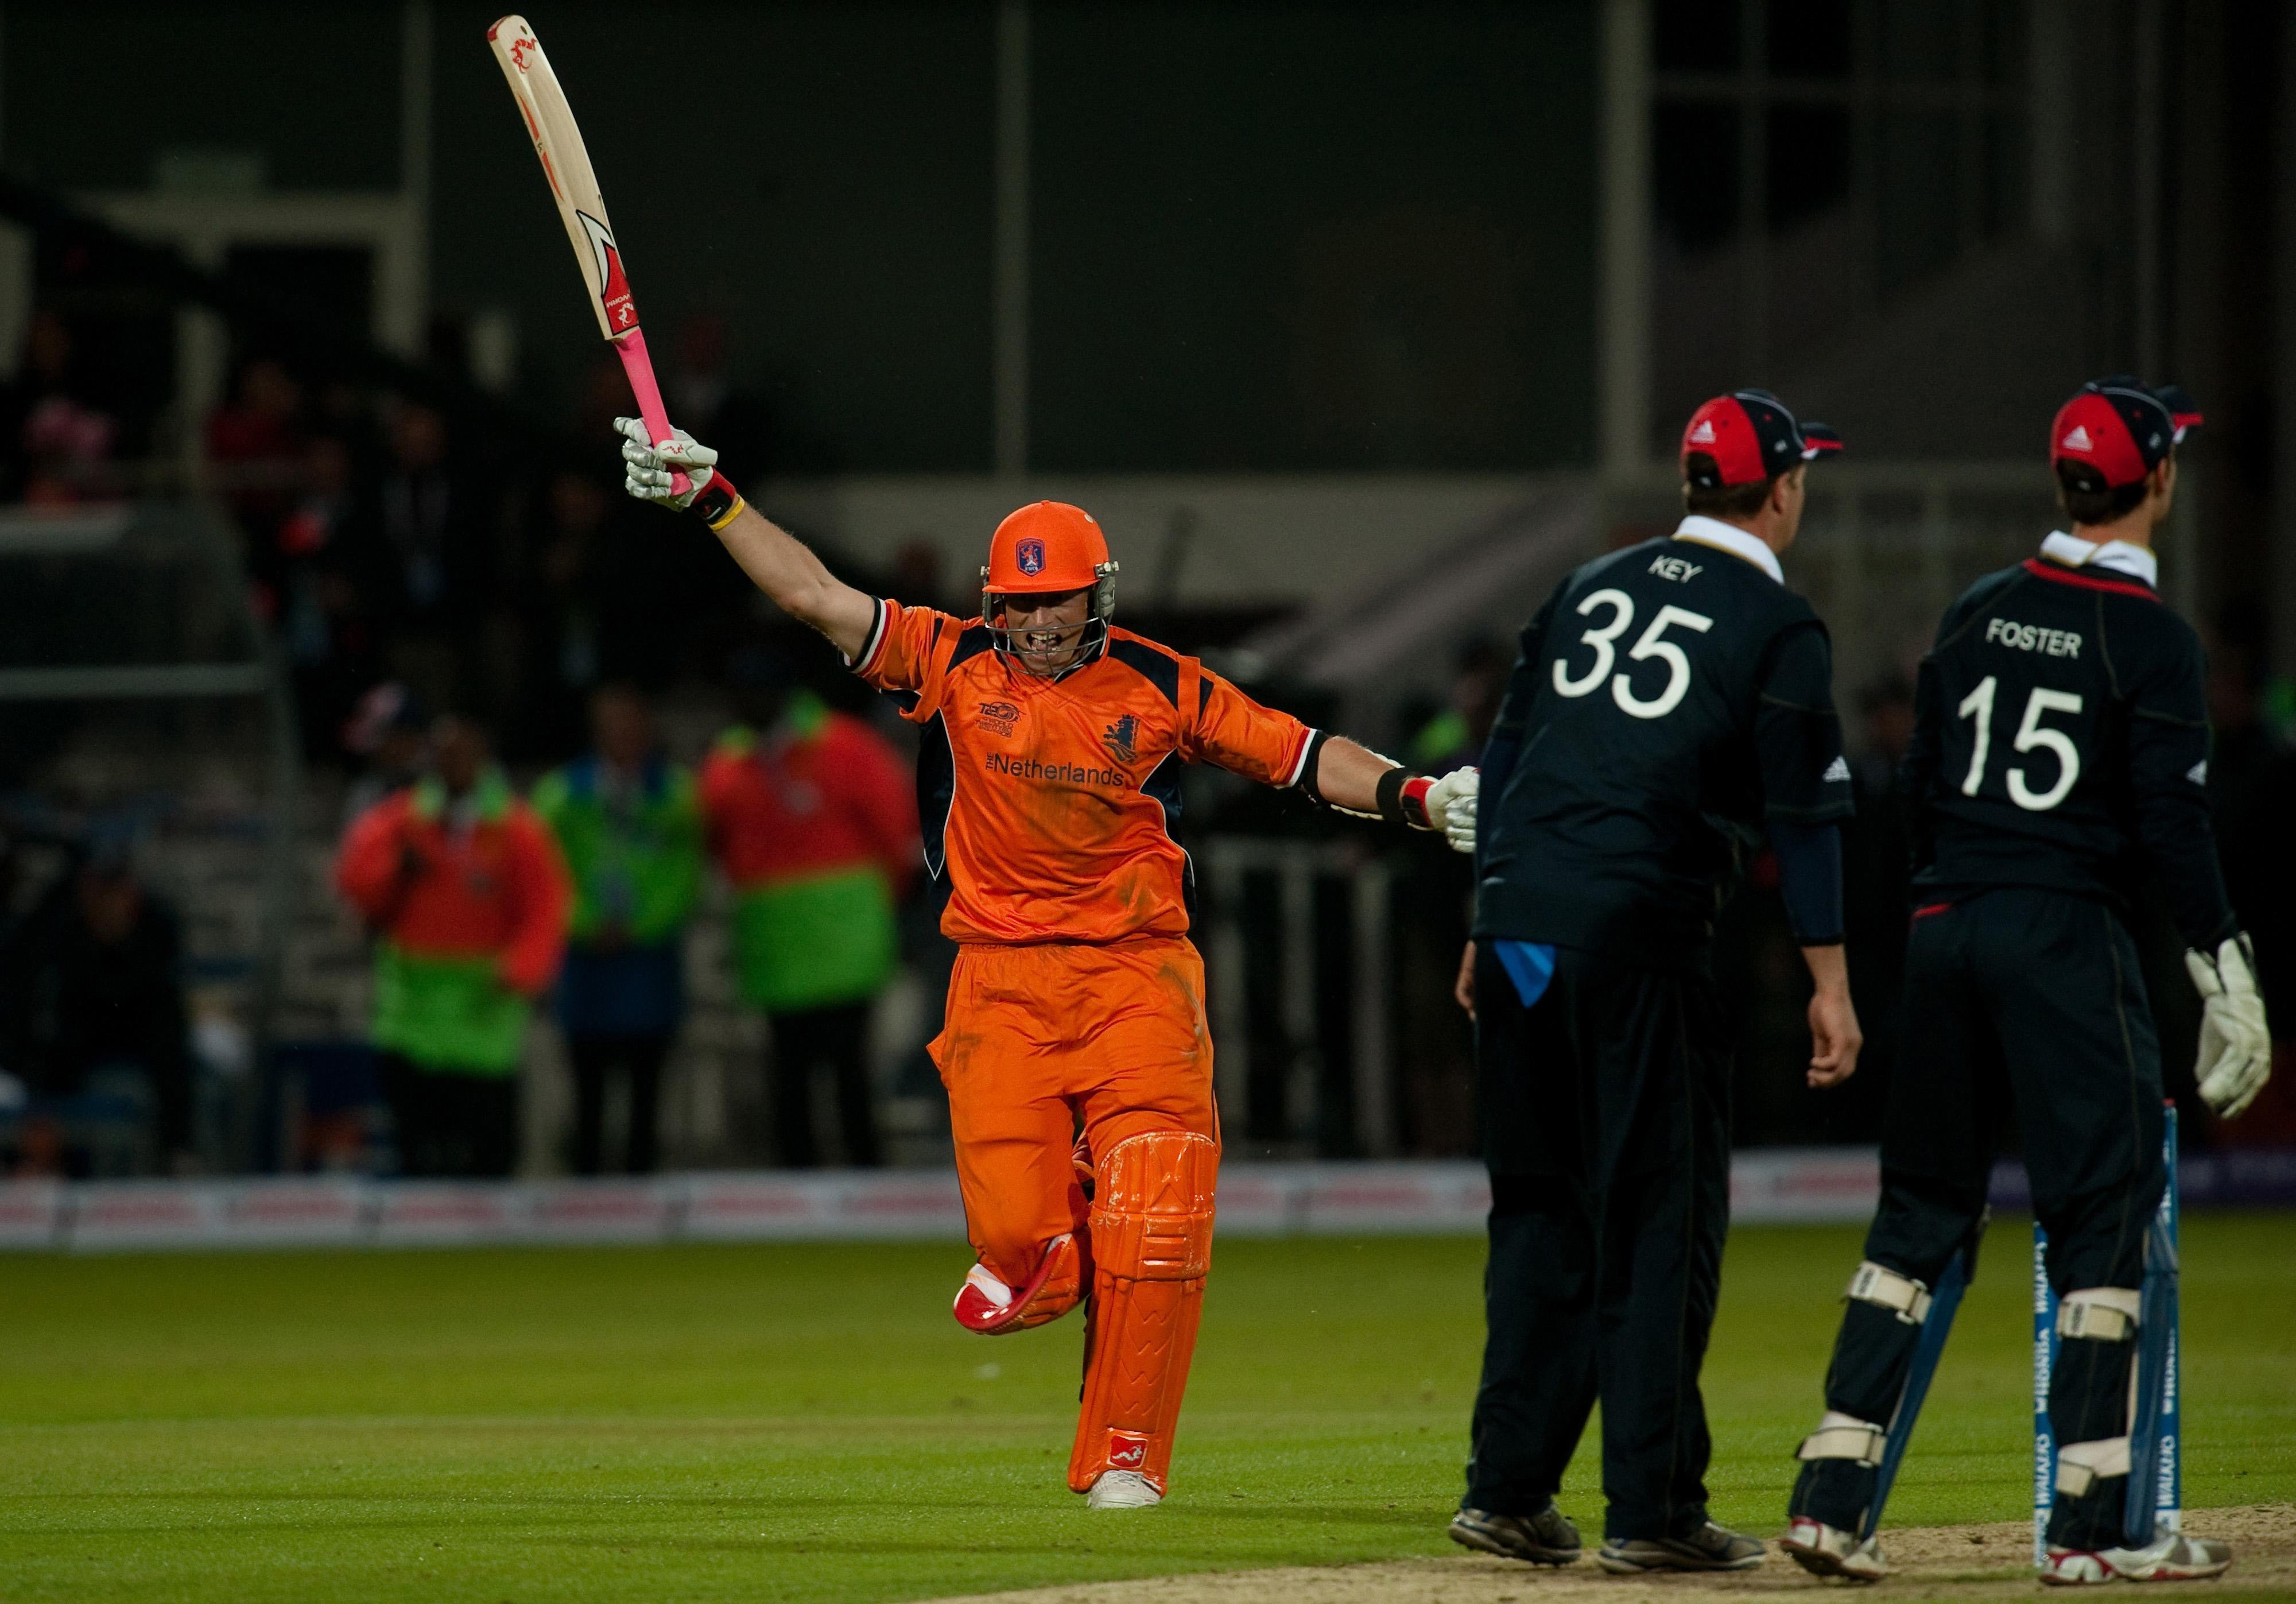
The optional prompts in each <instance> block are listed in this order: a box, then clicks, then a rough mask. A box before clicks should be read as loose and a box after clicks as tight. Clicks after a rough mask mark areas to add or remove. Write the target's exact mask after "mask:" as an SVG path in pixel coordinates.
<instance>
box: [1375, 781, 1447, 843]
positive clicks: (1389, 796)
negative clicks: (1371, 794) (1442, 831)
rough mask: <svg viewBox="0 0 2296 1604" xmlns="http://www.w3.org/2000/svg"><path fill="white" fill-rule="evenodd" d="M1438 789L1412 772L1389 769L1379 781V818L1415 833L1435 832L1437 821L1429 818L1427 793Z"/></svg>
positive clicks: (1432, 783)
mask: <svg viewBox="0 0 2296 1604" xmlns="http://www.w3.org/2000/svg"><path fill="white" fill-rule="evenodd" d="M1434 786H1435V782H1434V781H1433V780H1431V779H1430V778H1429V777H1427V776H1425V775H1423V774H1414V773H1413V772H1412V771H1411V770H1410V769H1389V770H1388V771H1387V772H1386V773H1384V774H1382V775H1381V776H1380V777H1379V789H1378V792H1377V795H1378V797H1379V816H1380V817H1381V818H1384V819H1385V820H1387V822H1388V823H1390V824H1399V825H1405V826H1408V827H1410V828H1412V829H1415V830H1431V829H1433V828H1434V827H1435V824H1434V821H1433V820H1432V819H1431V818H1428V817H1427V793H1428V792H1429V791H1431V790H1432V789H1433V788H1434Z"/></svg>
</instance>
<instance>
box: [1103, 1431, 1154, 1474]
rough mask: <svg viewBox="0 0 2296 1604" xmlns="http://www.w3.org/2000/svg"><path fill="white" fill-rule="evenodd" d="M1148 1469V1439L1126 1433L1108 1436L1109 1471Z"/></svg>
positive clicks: (1118, 1432) (1111, 1433)
mask: <svg viewBox="0 0 2296 1604" xmlns="http://www.w3.org/2000/svg"><path fill="white" fill-rule="evenodd" d="M1147 1467H1148V1439H1147V1438H1146V1437H1144V1436H1140V1435H1136V1434H1135V1433H1132V1432H1128V1431H1111V1432H1110V1433H1109V1434H1108V1468H1110V1469H1111V1470H1144V1469H1146V1468H1147Z"/></svg>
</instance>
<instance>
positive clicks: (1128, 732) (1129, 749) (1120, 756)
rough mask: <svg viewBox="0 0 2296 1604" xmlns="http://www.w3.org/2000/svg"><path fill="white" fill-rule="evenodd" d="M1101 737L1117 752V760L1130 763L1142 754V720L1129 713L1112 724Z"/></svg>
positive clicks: (1109, 747)
mask: <svg viewBox="0 0 2296 1604" xmlns="http://www.w3.org/2000/svg"><path fill="white" fill-rule="evenodd" d="M1100 738H1101V741H1102V742H1103V744H1105V745H1106V746H1107V748H1108V749H1109V751H1110V752H1111V753H1115V754H1116V760H1117V761H1119V762H1120V763H1128V762H1130V761H1132V760H1133V759H1134V758H1136V757H1137V756H1139V755H1140V720H1137V719H1136V718H1134V717H1133V716H1132V715H1131V714H1130V713H1127V714H1125V715H1124V716H1123V717H1122V718H1120V719H1119V720H1117V721H1116V722H1115V723H1113V724H1111V725H1110V726H1109V727H1108V728H1107V730H1106V731H1105V732H1104V733H1103V734H1102V736H1101V737H1100Z"/></svg>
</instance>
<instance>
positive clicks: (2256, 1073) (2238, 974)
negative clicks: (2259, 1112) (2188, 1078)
mask: <svg viewBox="0 0 2296 1604" xmlns="http://www.w3.org/2000/svg"><path fill="white" fill-rule="evenodd" d="M2185 971H2186V973H2188V974H2190V975H2192V977H2193V984H2194V986H2195V987H2197V988H2198V989H2199V991H2200V993H2201V1056H2200V1062H2199V1073H2200V1080H2201V1100H2202V1102H2204V1103H2206V1104H2207V1105H2208V1106H2210V1108H2212V1109H2214V1110H2215V1111H2216V1114H2217V1116H2218V1118H2219V1119H2227V1120H2228V1119H2232V1118H2234V1117H2235V1115H2238V1114H2239V1113H2240V1111H2241V1110H2242V1109H2243V1108H2245V1107H2247V1106H2249V1105H2250V1104H2251V1103H2252V1102H2254V1101H2255V1100H2256V1094H2257V1093H2258V1092H2259V1091H2261V1090H2264V1083H2265V1082H2267V1081H2268V1080H2270V1079H2271V1078H2272V1031H2271V1027H2270V1026H2268V1025H2267V1024H2266V1023H2265V1020H2264V997H2263V994H2262V993H2261V992H2259V991H2258V990H2257V989H2256V954H2255V951H2254V950H2253V949H2252V948H2251V946H2250V945H2249V940H2248V937H2247V935H2246V934H2240V935H2235V936H2234V937H2233V938H2232V939H2231V940H2230V941H2228V942H2225V943H2224V944H2223V945H2222V946H2220V947H2218V949H2217V950H2216V951H2215V952H2214V953H2213V954H2210V953H2205V952H2187V953H2185Z"/></svg>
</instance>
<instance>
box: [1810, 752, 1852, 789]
mask: <svg viewBox="0 0 2296 1604" xmlns="http://www.w3.org/2000/svg"><path fill="white" fill-rule="evenodd" d="M1848 778H1849V759H1848V758H1843V757H1838V758H1835V759H1834V760H1833V761H1832V762H1830V763H1828V764H1827V765H1826V766H1825V773H1824V774H1821V775H1819V776H1818V777H1817V783H1818V784H1819V785H1821V786H1823V785H1828V784H1831V783H1832V782H1833V781H1835V780H1846V779H1848Z"/></svg>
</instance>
